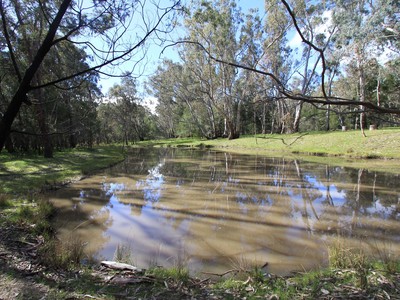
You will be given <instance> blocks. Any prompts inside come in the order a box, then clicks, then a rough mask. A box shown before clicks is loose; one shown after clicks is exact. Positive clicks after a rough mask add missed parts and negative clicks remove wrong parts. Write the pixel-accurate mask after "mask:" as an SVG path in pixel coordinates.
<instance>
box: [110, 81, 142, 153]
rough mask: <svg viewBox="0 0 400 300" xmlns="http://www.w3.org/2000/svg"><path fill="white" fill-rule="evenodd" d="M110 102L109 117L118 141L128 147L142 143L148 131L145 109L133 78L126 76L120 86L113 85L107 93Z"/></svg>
mask: <svg viewBox="0 0 400 300" xmlns="http://www.w3.org/2000/svg"><path fill="white" fill-rule="evenodd" d="M108 98H109V100H110V101H111V102H112V105H110V107H111V111H112V114H111V117H112V118H113V120H114V132H115V134H117V136H119V139H120V141H122V142H123V143H125V145H129V142H135V141H137V140H139V141H143V140H144V138H145V137H146V133H147V131H148V128H147V123H146V114H147V112H146V109H145V108H144V107H143V105H142V104H141V102H142V99H140V98H139V96H138V90H137V82H136V80H135V78H133V77H130V76H126V77H124V78H123V79H122V80H121V84H115V85H114V86H113V87H111V88H110V90H109V92H108Z"/></svg>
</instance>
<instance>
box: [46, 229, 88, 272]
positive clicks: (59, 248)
mask: <svg viewBox="0 0 400 300" xmlns="http://www.w3.org/2000/svg"><path fill="white" fill-rule="evenodd" d="M84 247H85V244H84V243H83V242H82V241H81V240H80V239H79V238H76V237H73V236H71V237H70V238H69V239H68V240H67V241H66V242H65V243H61V242H60V241H57V240H54V239H52V240H48V241H46V242H45V243H44V244H43V245H42V247H41V248H40V249H39V253H40V258H41V260H42V262H43V263H44V264H46V265H47V266H49V267H53V268H55V269H68V268H70V267H72V266H76V265H79V264H80V262H81V261H82V260H83V258H84V255H85V254H84Z"/></svg>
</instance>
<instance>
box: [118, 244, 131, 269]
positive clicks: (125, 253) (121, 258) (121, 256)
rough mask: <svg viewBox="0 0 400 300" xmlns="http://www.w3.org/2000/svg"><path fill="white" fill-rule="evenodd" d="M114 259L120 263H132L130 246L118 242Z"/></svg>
mask: <svg viewBox="0 0 400 300" xmlns="http://www.w3.org/2000/svg"><path fill="white" fill-rule="evenodd" d="M114 260H115V261H117V262H120V263H127V264H133V257H132V249H131V246H130V245H124V244H122V245H121V244H118V246H117V249H115V252H114Z"/></svg>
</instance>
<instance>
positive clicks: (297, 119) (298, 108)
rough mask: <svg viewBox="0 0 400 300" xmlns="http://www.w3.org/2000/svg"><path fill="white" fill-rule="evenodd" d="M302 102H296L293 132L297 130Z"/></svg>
mask: <svg viewBox="0 0 400 300" xmlns="http://www.w3.org/2000/svg"><path fill="white" fill-rule="evenodd" d="M303 103H304V102H303V101H299V102H298V103H297V104H296V112H295V115H294V121H293V132H299V127H300V118H301V110H302V108H303Z"/></svg>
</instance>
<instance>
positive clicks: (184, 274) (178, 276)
mask: <svg viewBox="0 0 400 300" xmlns="http://www.w3.org/2000/svg"><path fill="white" fill-rule="evenodd" d="M146 275H149V276H153V277H155V278H156V279H158V280H166V279H170V280H174V281H180V282H187V281H188V280H189V279H190V275H189V270H188V269H187V268H184V267H177V266H174V267H171V268H162V267H154V268H150V269H148V270H147V271H146Z"/></svg>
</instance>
